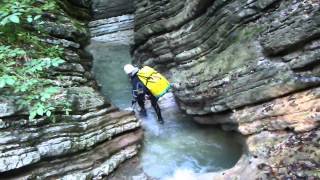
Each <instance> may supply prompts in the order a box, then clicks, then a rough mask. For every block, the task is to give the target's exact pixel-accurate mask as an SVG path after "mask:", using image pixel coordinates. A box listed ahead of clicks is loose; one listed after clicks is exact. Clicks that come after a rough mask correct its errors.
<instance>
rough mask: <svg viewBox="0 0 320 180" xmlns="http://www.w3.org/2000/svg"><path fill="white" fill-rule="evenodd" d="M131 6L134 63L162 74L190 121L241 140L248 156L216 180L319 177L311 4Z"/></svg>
mask: <svg viewBox="0 0 320 180" xmlns="http://www.w3.org/2000/svg"><path fill="white" fill-rule="evenodd" d="M135 5H136V14H135V20H136V21H135V34H134V38H135V39H134V40H135V45H134V47H133V54H134V58H135V59H134V61H135V62H136V63H138V64H148V65H152V66H155V67H156V68H158V69H159V70H161V71H162V72H164V73H166V74H167V75H168V76H169V77H170V80H171V82H172V83H173V87H174V94H175V96H176V98H177V100H178V102H179V104H180V107H181V108H182V109H183V110H185V111H186V112H187V113H188V114H191V115H194V116H195V120H196V121H198V122H200V123H203V124H223V126H224V127H225V128H228V129H234V130H237V131H239V132H241V133H242V134H245V135H250V136H249V140H248V141H247V145H248V149H249V151H248V154H249V155H248V156H245V157H244V158H243V160H242V161H239V163H238V165H237V166H236V167H235V168H234V169H232V170H230V171H226V172H223V173H222V174H226V175H225V176H222V177H220V176H219V177H220V178H226V179H228V178H229V179H232V177H234V176H238V177H240V179H256V178H260V177H262V178H264V179H268V178H270V176H273V177H281V178H282V177H296V178H298V177H307V176H309V177H317V178H319V177H320V176H319V173H317V172H319V169H320V166H319V162H320V160H319V159H318V158H316V157H317V156H319V149H317V148H316V147H318V146H319V129H318V127H319V105H320V104H319V102H320V101H319V88H317V87H318V86H319V85H320V74H319V67H320V66H319V65H320V64H319V59H320V2H319V1H317V0H315V1H312V0H302V1H298V0H278V1H277V0H249V1H248V0H234V1H225V0H215V1H210V0H181V1H178V0H166V1H151V0H136V1H135ZM271 137H272V138H271ZM269 139H272V140H270V141H269ZM299 139H300V140H301V139H302V140H301V141H300V140H299ZM295 140H297V142H296V143H297V144H295ZM260 141H261V142H260ZM269 142H270V145H267V144H268V143H269ZM289 142H292V143H293V144H290V143H289ZM299 143H300V144H299ZM300 145H301V147H300ZM257 146H258V147H257ZM253 148H256V152H261V153H262V152H263V153H265V154H263V155H261V156H262V157H261V158H260V155H257V156H259V157H258V158H255V157H256V154H257V153H255V151H253V150H252V149H253ZM296 151H298V152H299V153H298V155H294V153H295V152H296ZM311 153H312V154H311ZM258 154H259V153H258ZM285 156H289V157H290V158H285ZM256 159H259V161H258V160H256ZM255 161H258V162H259V163H252V162H255ZM302 161H303V162H304V161H305V163H306V164H304V163H302ZM261 164H262V165H261ZM258 165H259V166H258ZM239 167H241V168H239ZM250 168H254V169H256V171H255V172H256V173H252V172H251V171H250ZM232 172H235V173H232ZM250 173H251V176H249V175H250ZM216 175H217V174H214V175H208V176H206V177H203V178H209V179H212V178H213V176H214V179H216V178H218V177H217V176H216Z"/></svg>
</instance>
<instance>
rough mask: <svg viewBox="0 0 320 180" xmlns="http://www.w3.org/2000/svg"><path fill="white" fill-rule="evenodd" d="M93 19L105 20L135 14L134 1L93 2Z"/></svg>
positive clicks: (106, 0) (110, 0) (108, 0)
mask: <svg viewBox="0 0 320 180" xmlns="http://www.w3.org/2000/svg"><path fill="white" fill-rule="evenodd" d="M91 2H92V8H93V10H92V11H93V19H104V18H111V17H116V16H121V15H124V14H132V13H133V12H134V4H133V1H130V0H116V1H115V0H91Z"/></svg>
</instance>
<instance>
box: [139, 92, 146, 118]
mask: <svg viewBox="0 0 320 180" xmlns="http://www.w3.org/2000/svg"><path fill="white" fill-rule="evenodd" d="M144 96H145V95H144V94H140V95H138V96H137V102H138V104H139V106H140V109H141V110H140V113H141V114H142V115H144V116H145V115H146V109H145V107H144V101H145V98H144Z"/></svg>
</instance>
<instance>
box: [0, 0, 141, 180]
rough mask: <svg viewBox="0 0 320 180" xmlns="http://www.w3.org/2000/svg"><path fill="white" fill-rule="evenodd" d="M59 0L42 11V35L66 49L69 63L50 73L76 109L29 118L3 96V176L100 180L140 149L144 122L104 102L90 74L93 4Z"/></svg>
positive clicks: (0, 113) (0, 146)
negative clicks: (88, 48)
mask: <svg viewBox="0 0 320 180" xmlns="http://www.w3.org/2000/svg"><path fill="white" fill-rule="evenodd" d="M57 2H58V1H57ZM59 2H60V3H59V4H60V6H59V7H60V8H59V9H56V10H55V11H54V13H51V12H46V14H45V15H43V18H44V19H45V20H44V23H45V28H44V29H43V30H44V31H45V32H46V33H48V35H47V36H46V37H41V38H42V41H44V42H46V43H48V44H50V45H57V46H59V47H61V48H63V51H64V55H63V56H64V60H65V63H64V64H63V65H61V66H59V67H58V68H55V69H50V73H51V74H53V76H52V77H51V78H52V79H53V80H54V81H55V82H56V83H57V84H58V85H60V86H61V87H63V91H62V92H63V93H62V94H61V95H60V96H61V97H62V96H63V97H65V98H66V99H67V100H68V101H69V102H71V109H72V111H71V112H70V114H69V115H66V114H64V113H63V112H56V113H55V115H54V118H55V122H52V120H49V118H46V117H37V118H36V119H35V120H33V121H29V120H28V115H27V114H26V112H21V111H18V110H17V107H15V105H14V103H13V101H12V100H10V99H8V97H3V96H1V101H0V107H1V110H0V137H1V138H0V177H1V178H11V179H45V178H52V179H57V178H60V179H92V178H93V179H97V178H98V179H99V178H102V177H105V176H107V175H108V174H110V173H111V172H112V171H113V170H114V169H115V168H116V167H117V166H118V165H119V164H121V163H123V162H124V161H125V160H127V159H129V158H131V157H133V156H135V155H136V154H137V152H138V150H139V147H140V143H141V140H142V136H143V133H142V130H141V129H140V126H141V123H140V121H139V120H138V119H136V117H135V116H134V114H133V113H131V112H125V111H120V110H119V109H118V108H116V107H115V106H113V105H112V104H110V103H109V102H108V101H106V100H105V98H104V97H103V96H102V95H101V94H100V93H99V89H98V86H97V83H96V81H95V80H94V77H93V75H92V74H91V67H92V57H91V55H90V54H88V53H87V52H86V51H84V47H85V46H86V45H87V44H88V41H89V39H90V37H91V35H90V32H89V30H88V28H87V26H88V21H89V20H90V19H91V13H90V8H91V3H88V2H87V1H73V0H70V1H59ZM45 17H49V18H45Z"/></svg>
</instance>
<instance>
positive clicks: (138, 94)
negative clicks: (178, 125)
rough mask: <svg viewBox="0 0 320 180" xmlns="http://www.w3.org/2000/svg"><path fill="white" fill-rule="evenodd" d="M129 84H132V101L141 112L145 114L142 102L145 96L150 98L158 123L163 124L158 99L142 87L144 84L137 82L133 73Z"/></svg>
mask: <svg viewBox="0 0 320 180" xmlns="http://www.w3.org/2000/svg"><path fill="white" fill-rule="evenodd" d="M131 83H132V96H133V97H134V99H135V100H136V101H137V102H138V104H139V106H140V108H141V111H142V112H145V107H144V102H145V95H148V96H149V97H150V101H151V104H152V107H153V108H154V110H155V111H156V113H157V116H158V121H161V122H163V119H162V116H161V109H160V107H159V105H158V102H157V101H158V99H157V98H156V97H155V96H154V95H152V94H151V92H150V91H149V90H148V88H146V87H145V86H144V84H143V83H142V82H141V81H140V80H139V78H138V76H137V73H135V74H134V75H133V76H131Z"/></svg>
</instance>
